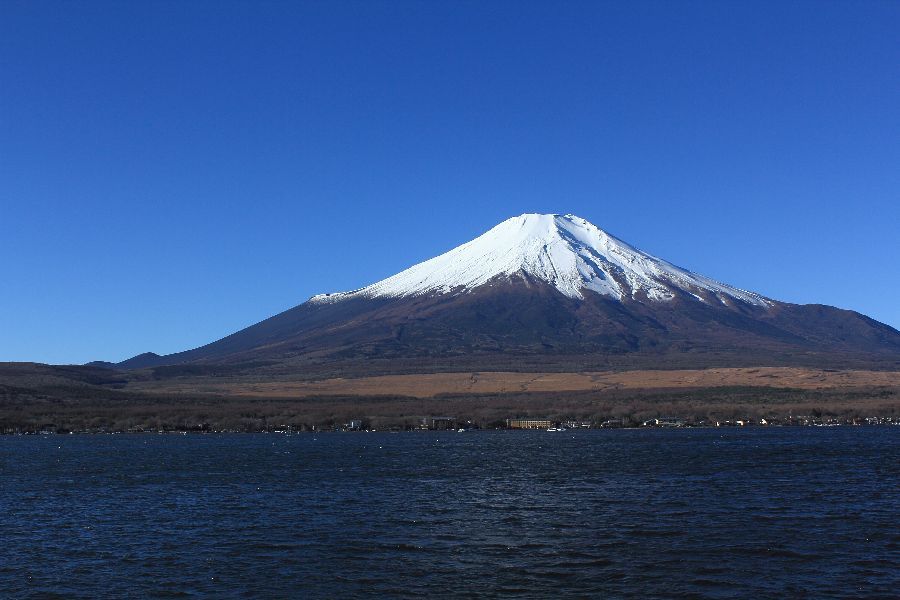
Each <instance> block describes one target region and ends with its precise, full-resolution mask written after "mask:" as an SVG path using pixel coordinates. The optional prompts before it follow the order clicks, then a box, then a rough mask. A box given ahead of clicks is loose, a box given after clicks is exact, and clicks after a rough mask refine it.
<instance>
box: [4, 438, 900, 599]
mask: <svg viewBox="0 0 900 600" xmlns="http://www.w3.org/2000/svg"><path fill="white" fill-rule="evenodd" d="M0 519H2V522H0V527H2V529H0V596H3V597H15V598H18V597H53V596H54V595H56V596H59V597H67V598H71V597H110V598H113V597H114V598H121V597H148V596H153V597H168V596H174V597H180V596H185V597H187V596H197V597H216V598H226V597H335V598H342V597H348V596H362V595H375V596H382V597H384V596H386V597H403V596H419V595H429V596H440V597H445V596H463V597H475V596H478V597H501V596H503V597H505V596H519V597H554V596H578V597H600V596H604V597H620V596H627V597H708V598H731V597H744V598H747V597H752V598H763V597H768V598H780V597H786V596H788V597H809V598H825V597H866V598H873V597H885V598H888V597H897V596H898V593H900V428H889V427H880V428H878V427H872V428H869V427H856V428H853V427H840V428H784V429H765V428H757V429H752V430H748V429H727V430H722V429H705V430H635V431H578V432H575V433H571V432H566V433H551V432H469V433H435V432H428V433H425V432H422V433H402V434H365V433H359V434H324V435H312V434H304V435H295V436H281V435H208V436H201V435H193V436H177V435H132V436H37V437H2V438H0Z"/></svg>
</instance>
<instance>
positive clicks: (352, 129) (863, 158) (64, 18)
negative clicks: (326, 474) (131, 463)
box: [0, 2, 900, 364]
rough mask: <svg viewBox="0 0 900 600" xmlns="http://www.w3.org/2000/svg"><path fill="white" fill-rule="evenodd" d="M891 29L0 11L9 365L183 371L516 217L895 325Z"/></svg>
mask: <svg viewBox="0 0 900 600" xmlns="http://www.w3.org/2000/svg"><path fill="white" fill-rule="evenodd" d="M898 27H900V5H898V4H889V3H883V4H876V3H870V4H864V5H856V4H852V3H829V4H824V5H823V4H820V3H815V2H798V3H792V4H791V5H781V4H779V3H776V2H768V3H754V4H742V5H736V4H735V5H732V4H729V5H720V4H716V3H711V2H708V3H707V2H687V3H683V4H679V5H678V6H669V5H666V4H664V3H656V2H640V3H634V4H628V5H625V4H621V5H620V4H594V3H578V2H576V3H572V4H568V5H565V6H551V5H549V4H541V3H521V4H516V5H515V10H513V9H512V8H510V5H506V4H502V3H475V2H460V3H455V4H453V5H438V4H425V3H412V2H394V3H387V2H373V3H355V2H335V3H329V4H318V3H306V4H299V3H298V4H291V5H254V4H250V3H243V2H225V3H215V4H213V3H211V2H197V3H191V4H182V5H169V4H153V3H149V4H127V5H123V4H118V3H113V2H95V3H90V4H82V5H73V4H69V3H64V2H7V3H3V4H2V6H0V39H2V40H3V41H2V42H0V115H2V117H0V126H2V128H0V131H2V133H0V156H2V157H3V158H2V160H0V174H2V177H0V202H2V206H3V211H2V217H3V223H4V224H5V225H6V227H5V228H4V236H0V252H2V256H3V257H4V259H5V260H4V272H5V275H6V276H5V278H4V284H5V288H6V290H7V293H5V294H3V295H2V300H0V336H2V339H3V344H2V346H0V361H23V362H32V361H33V362H45V363H51V364H82V363H86V362H90V361H95V360H107V361H112V362H117V361H121V360H124V359H126V358H129V357H132V356H135V355H138V354H141V353H144V352H155V353H157V354H169V353H173V352H178V351H181V350H186V349H190V348H195V347H198V346H201V345H203V344H206V343H209V342H212V341H214V340H217V339H220V338H221V337H223V336H226V335H228V334H230V333H233V332H235V331H238V330H240V329H242V328H244V327H247V326H249V325H251V324H254V323H256V322H259V321H260V320H262V319H265V318H267V317H269V316H272V315H274V314H277V313H279V312H281V311H283V310H286V309H288V308H291V307H293V306H295V305H298V304H300V303H302V302H304V301H306V300H307V299H308V298H310V297H312V296H314V295H316V294H320V293H333V292H337V291H341V290H352V289H356V288H359V287H363V286H366V285H369V284H371V283H374V282H376V281H380V280H382V279H384V278H386V277H388V276H391V275H393V274H395V273H398V272H400V271H402V270H404V269H406V268H408V267H410V266H412V265H414V264H417V263H420V262H422V261H424V260H427V259H429V258H432V257H435V256H438V255H440V254H442V253H444V252H447V251H449V250H450V249H452V248H455V247H456V246H458V245H460V244H462V243H465V242H467V241H469V240H471V239H473V238H475V237H477V236H478V235H481V234H482V233H484V232H485V231H487V230H488V229H490V228H491V227H493V226H494V225H496V224H498V223H500V222H502V221H503V220H504V219H506V218H508V215H517V214H527V213H532V212H534V213H537V214H574V215H579V216H580V217H581V218H584V219H586V220H587V221H589V222H591V223H593V224H595V225H596V226H597V227H599V228H601V229H603V230H604V231H606V232H608V233H610V234H611V235H613V236H615V237H617V238H619V239H621V240H623V241H625V242H626V243H628V244H630V245H632V246H634V247H636V248H639V249H641V250H642V251H644V252H647V253H649V254H651V255H653V256H656V257H660V258H662V259H663V260H666V261H669V262H671V263H673V264H675V265H679V266H681V267H683V268H685V269H688V270H690V271H692V272H694V273H698V274H702V275H704V276H707V277H710V278H712V279H714V280H716V281H720V282H722V283H725V284H727V285H730V286H734V287H737V288H740V289H742V290H749V291H752V292H756V293H759V294H762V295H764V296H766V297H768V298H773V299H777V300H781V301H785V302H791V303H797V304H806V303H821V304H827V305H832V306H837V307H839V308H844V309H850V310H855V311H857V312H860V313H862V314H865V315H867V316H869V317H871V318H873V319H876V320H878V321H880V322H883V323H885V324H887V325H889V326H891V327H894V328H900V303H898V302H897V298H898V296H900V281H898V278H897V277H896V275H891V273H892V272H895V271H896V267H895V266H894V265H896V264H898V263H900V244H898V243H897V239H896V237H897V234H896V224H897V223H898V222H900V203H898V202H897V195H898V190H900V172H898V170H897V169H896V165H897V164H900V111H898V110H897V108H896V107H897V106H900V89H898V87H897V85H896V83H895V82H894V77H893V72H894V71H895V69H894V65H896V64H897V62H898V59H900V47H898V45H897V44H896V41H895V38H896V31H897V29H898ZM546 209H551V210H546ZM558 210H561V211H564V212H553V211H558Z"/></svg>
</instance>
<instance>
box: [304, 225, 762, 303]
mask: <svg viewBox="0 0 900 600" xmlns="http://www.w3.org/2000/svg"><path fill="white" fill-rule="evenodd" d="M512 278H523V279H531V280H534V281H542V282H545V283H547V284H549V285H551V286H553V287H554V288H556V289H557V290H559V292H561V293H562V294H563V295H565V296H568V297H570V298H578V299H582V298H584V294H585V293H589V292H594V293H597V294H601V295H604V296H609V297H611V298H615V299H617V300H622V299H624V298H631V299H633V300H638V299H647V300H650V301H670V300H672V299H673V298H675V296H676V290H681V291H684V292H688V293H689V294H691V295H692V296H694V297H695V298H696V299H697V300H698V301H701V302H708V301H710V300H715V301H718V302H722V303H725V304H727V303H728V302H730V301H734V300H739V301H742V302H746V303H748V304H753V305H756V306H767V305H768V304H769V303H768V301H767V300H766V299H765V298H763V297H762V296H759V295H758V294H754V293H752V292H747V291H744V290H739V289H737V288H734V287H731V286H728V285H724V284H722V283H719V282H717V281H713V280H712V279H709V278H708V277H703V276H701V275H697V274H695V273H691V272H690V271H687V270H685V269H682V268H679V267H676V266H675V265H673V264H671V263H669V262H666V261H664V260H662V259H660V258H656V257H655V256H651V255H649V254H647V253H646V252H642V251H640V250H638V249H636V248H634V247H633V246H630V245H629V244H627V243H625V242H623V241H622V240H620V239H618V238H616V237H614V236H612V235H610V234H608V233H606V232H605V231H603V230H602V229H600V228H598V227H597V226H596V225H593V224H592V223H589V222H588V221H587V220H585V219H582V218H580V217H576V216H575V215H541V214H523V215H520V216H518V217H513V218H511V219H507V220H506V221H503V222H502V223H500V224H499V225H497V226H496V227H494V228H492V229H491V230H489V231H487V232H486V233H484V234H483V235H481V236H479V237H477V238H475V239H474V240H472V241H470V242H467V243H465V244H463V245H461V246H458V247H456V248H454V249H453V250H450V251H449V252H446V253H444V254H441V255H440V256H437V257H435V258H432V259H430V260H426V261H425V262H422V263H419V264H417V265H415V266H412V267H410V268H409V269H406V270H405V271H402V272H400V273H397V274H396V275H394V276H392V277H388V278H387V279H384V280H382V281H379V282H377V283H373V284H372V285H369V286H366V287H364V288H361V289H359V290H355V291H352V292H340V293H336V294H320V295H318V296H313V298H312V299H311V300H312V301H314V302H334V301H339V300H345V299H348V298H352V297H365V298H378V297H389V298H400V297H407V296H421V295H427V294H451V293H465V292H470V291H472V290H473V289H474V288H477V287H479V286H482V285H487V284H492V283H494V282H497V281H498V280H506V281H509V280H510V279H512Z"/></svg>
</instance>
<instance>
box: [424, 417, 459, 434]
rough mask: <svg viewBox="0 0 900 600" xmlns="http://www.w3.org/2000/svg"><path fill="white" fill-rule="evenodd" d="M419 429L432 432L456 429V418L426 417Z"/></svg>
mask: <svg viewBox="0 0 900 600" xmlns="http://www.w3.org/2000/svg"><path fill="white" fill-rule="evenodd" d="M419 428H420V429H430V430H432V431H446V430H448V429H456V417H425V418H424V419H422V421H421V425H420V426H419Z"/></svg>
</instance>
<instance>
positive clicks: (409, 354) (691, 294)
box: [117, 214, 900, 377]
mask: <svg viewBox="0 0 900 600" xmlns="http://www.w3.org/2000/svg"><path fill="white" fill-rule="evenodd" d="M760 365H771V366H776V365H804V366H820V367H841V368H845V367H855V368H880V369H896V368H898V367H900V332H898V331H897V330H895V329H893V328H891V327H889V326H887V325H884V324H882V323H879V322H877V321H875V320H873V319H870V318H868V317H866V316H864V315H861V314H859V313H856V312H853V311H849V310H841V309H837V308H834V307H829V306H823V305H796V304H790V303H785V302H779V301H776V300H772V299H770V298H766V297H763V296H761V295H760V294H756V293H753V292H749V291H745V290H741V289H737V288H734V287H732V286H729V285H726V284H723V283H720V282H717V281H714V280H712V279H710V278H708V277H704V276H702V275H698V274H695V273H692V272H690V271H688V270H685V269H682V268H680V267H677V266H675V265H673V264H671V263H669V262H667V261H664V260H662V259H659V258H656V257H654V256H651V255H649V254H647V253H645V252H642V251H640V250H638V249H636V248H634V247H632V246H630V245H629V244H627V243H625V242H623V241H622V240H619V239H617V238H615V237H613V236H611V235H609V234H608V233H606V232H604V231H603V230H601V229H599V228H597V227H596V226H594V225H592V224H591V223H589V222H587V221H586V220H584V219H581V218H579V217H576V216H574V215H539V214H525V215H521V216H518V217H514V218H511V219H508V220H506V221H504V222H502V223H500V224H499V225H497V226H496V227H494V228H493V229H491V230H489V231H488V232H486V233H484V234H483V235H481V236H479V237H478V238H476V239H474V240H472V241H470V242H468V243H465V244H463V245H461V246H459V247H457V248H454V249H453V250H450V251H449V252H447V253H445V254H442V255H440V256H438V257H435V258H433V259H431V260H428V261H425V262H423V263H420V264H417V265H415V266H413V267H410V268H409V269H406V270H405V271H402V272H400V273H398V274H396V275H394V276H392V277H389V278H387V279H385V280H383V281H379V282H377V283H374V284H372V285H369V286H367V287H364V288H360V289H358V290H354V291H351V292H340V293H334V294H321V295H318V296H314V297H313V298H311V299H310V300H309V301H307V302H305V303H303V304H301V305H299V306H297V307H295V308H293V309H290V310H288V311H285V312H283V313H281V314H279V315H276V316H274V317H271V318H269V319H267V320H265V321H262V322H260V323H258V324H256V325H253V326H251V327H248V328H246V329H244V330H242V331H239V332H237V333H235V334H232V335H230V336H228V337H225V338H223V339H221V340H218V341H216V342H213V343H211V344H208V345H206V346H203V347H200V348H197V349H194V350H189V351H186V352H181V353H177V354H172V355H168V356H158V355H155V354H150V353H148V354H143V355H140V356H137V357H134V358H132V359H129V360H127V361H124V362H123V363H119V365H117V366H118V367H120V368H126V369H140V368H145V367H159V366H170V367H172V368H171V369H170V371H169V372H170V373H172V374H178V373H190V374H202V373H205V372H208V373H218V372H222V371H223V370H225V371H233V370H235V369H236V370H240V371H247V370H250V371H254V372H258V374H259V376H261V377H268V376H283V375H284V374H285V373H294V374H296V373H298V372H303V373H306V374H307V375H309V376H311V377H327V376H331V375H335V374H339V375H348V374H350V375H353V374H358V375H367V374H368V375H377V374H387V373H401V372H410V373H412V372H437V371H467V370H479V371H486V370H506V371H525V370H531V371H578V370H589V369H597V370H602V369H608V368H656V369H659V368H705V367H713V366H723V367H724V366H730V367H740V366H760ZM176 366H181V367H180V368H176Z"/></svg>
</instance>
